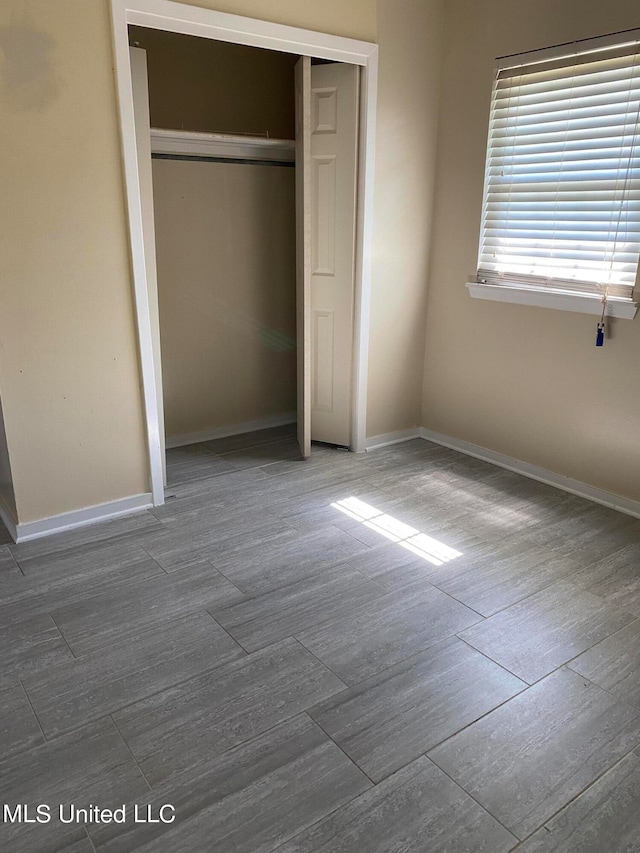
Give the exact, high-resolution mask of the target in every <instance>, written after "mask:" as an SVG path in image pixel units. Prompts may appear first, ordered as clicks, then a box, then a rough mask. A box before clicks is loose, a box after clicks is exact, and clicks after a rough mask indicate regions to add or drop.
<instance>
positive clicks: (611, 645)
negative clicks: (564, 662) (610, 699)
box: [569, 619, 640, 710]
mask: <svg viewBox="0 0 640 853" xmlns="http://www.w3.org/2000/svg"><path fill="white" fill-rule="evenodd" d="M569 667H570V668H571V669H572V670H574V671H575V672H578V673H579V674H580V675H584V676H585V678H588V679H589V681H593V683H594V684H597V685H598V686H599V687H603V688H604V689H605V690H608V691H609V692H610V693H613V694H614V696H617V697H618V698H619V699H624V701H625V702H629V704H630V705H634V706H635V707H636V708H638V709H639V710H640V619H636V621H635V622H632V623H631V624H630V625H626V626H625V627H624V628H622V630H620V631H617V632H616V633H615V634H612V635H611V636H610V637H607V639H606V640H603V641H602V642H601V643H598V644H597V645H596V646H593V648H591V649H589V650H588V651H586V652H584V654H581V655H580V657H578V658H576V659H575V660H573V661H571V663H570V664H569Z"/></svg>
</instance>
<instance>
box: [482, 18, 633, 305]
mask: <svg viewBox="0 0 640 853" xmlns="http://www.w3.org/2000/svg"><path fill="white" fill-rule="evenodd" d="M639 43H640V29H634V30H626V31H622V32H618V33H612V34H610V35H606V36H600V37H597V38H590V39H582V40H578V41H574V42H570V43H566V44H562V45H556V46H553V47H549V48H542V49H540V50H534V51H530V52H528V53H522V54H512V55H509V56H504V57H500V58H498V59H497V60H496V66H495V68H494V77H493V87H492V96H491V104H490V107H489V129H488V135H487V158H486V161H485V171H484V190H483V205H482V219H481V230H480V239H479V258H478V273H477V275H476V276H474V277H473V279H471V280H469V281H468V282H467V289H468V290H469V294H470V295H471V296H472V297H473V298H476V299H486V300H491V301H499V302H509V303H514V304H520V305H531V306H536V307H542V308H554V309H556V310H562V311H575V312H580V313H587V314H594V315H598V316H599V315H601V314H602V313H603V309H604V315H605V316H609V317H619V318H622V319H633V317H635V315H636V312H637V309H638V307H639V306H638V303H637V302H636V301H635V300H636V299H637V298H638V288H639V286H640V253H639V257H638V263H637V267H636V278H635V285H634V287H633V289H632V291H631V293H630V296H629V297H627V296H612V295H607V296H606V298H603V296H601V295H599V294H598V293H594V292H587V291H586V290H585V291H580V290H563V289H562V286H561V284H559V286H558V287H555V288H554V287H553V286H545V287H541V286H540V285H539V284H536V279H535V277H534V276H532V279H531V282H530V283H527V282H526V281H525V282H522V281H517V279H516V280H514V279H511V278H510V277H509V274H508V273H507V272H505V274H504V280H505V284H500V283H498V282H496V281H490V282H489V281H483V280H482V273H481V272H480V255H481V254H482V249H483V234H484V228H485V205H486V194H487V190H488V182H489V166H490V150H491V149H490V145H491V139H492V122H493V116H494V104H495V100H494V92H495V86H496V83H497V79H498V75H499V73H500V72H501V71H504V70H505V69H513V68H517V67H519V66H531V65H535V64H537V63H541V62H547V61H549V60H552V61H556V60H557V61H562V60H565V59H566V60H569V59H570V58H571V57H573V56H578V55H580V54H585V53H590V52H594V51H598V50H602V49H607V48H609V49H610V48H615V47H622V46H625V45H632V44H635V45H636V51H635V52H636V53H640V44H639ZM638 146H639V147H640V141H639V142H638ZM507 282H508V283H507Z"/></svg>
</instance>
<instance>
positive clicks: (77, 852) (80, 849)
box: [58, 836, 95, 853]
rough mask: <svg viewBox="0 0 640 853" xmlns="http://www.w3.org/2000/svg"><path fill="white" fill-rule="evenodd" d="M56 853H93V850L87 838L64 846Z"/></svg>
mask: <svg viewBox="0 0 640 853" xmlns="http://www.w3.org/2000/svg"><path fill="white" fill-rule="evenodd" d="M58 853H95V848H94V846H93V844H92V843H91V841H90V840H89V838H88V836H85V837H84V838H81V839H80V840H79V841H74V842H73V843H72V844H68V845H65V847H63V848H62V850H59V851H58Z"/></svg>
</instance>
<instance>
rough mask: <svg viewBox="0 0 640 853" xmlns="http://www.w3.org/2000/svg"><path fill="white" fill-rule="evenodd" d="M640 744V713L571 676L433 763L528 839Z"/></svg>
mask: <svg viewBox="0 0 640 853" xmlns="http://www.w3.org/2000/svg"><path fill="white" fill-rule="evenodd" d="M639 741H640V717H639V716H638V712H637V711H636V710H634V709H633V708H631V707H630V706H629V705H626V704H624V703H622V702H619V701H617V700H616V699H614V697H613V696H611V695H610V694H609V693H606V692H605V691H604V690H601V689H600V688H599V687H596V686H595V685H593V684H591V683H590V682H588V681H585V680H584V679H583V678H581V677H580V676H579V675H577V674H576V673H574V672H571V671H570V670H566V669H563V670H560V671H559V672H555V673H553V674H552V675H550V676H548V677H547V678H545V679H544V680H543V681H541V682H539V683H538V684H536V685H534V686H533V687H531V688H529V689H528V690H525V691H524V693H521V694H519V695H518V696H515V697H514V698H513V699H511V700H509V701H508V702H507V703H506V704H504V705H502V706H501V707H500V708H497V709H496V710H495V711H492V712H491V713H490V714H488V715H487V716H486V717H483V718H482V719H481V720H478V721H477V722H476V723H473V724H472V725H471V726H469V727H468V728H467V729H464V731H462V732H459V733H458V734H457V735H454V737H452V738H450V739H449V740H448V741H446V742H445V743H444V744H441V745H440V746H438V747H436V749H434V750H432V751H431V752H430V753H429V757H430V758H431V759H432V760H433V761H435V763H436V764H437V765H438V766H439V767H441V768H442V769H443V770H444V771H445V773H447V774H448V775H449V776H451V778H452V779H454V780H455V781H456V782H457V783H458V784H459V785H461V786H462V787H463V788H464V789H465V791H467V792H468V793H469V794H471V796H472V797H473V798H474V799H475V800H477V801H478V802H479V803H480V804H481V805H482V806H484V807H485V808H486V809H487V810H488V811H489V812H491V814H493V815H495V817H496V818H497V819H498V820H499V821H500V822H501V823H502V824H504V826H506V827H507V828H508V829H509V830H510V831H511V832H513V833H514V835H516V836H517V837H518V838H525V837H526V836H527V835H529V833H531V832H532V831H533V830H535V829H537V828H538V827H539V826H540V825H541V824H542V823H544V821H546V820H548V819H549V818H550V817H551V816H552V815H553V814H554V813H555V812H557V811H558V810H559V809H561V808H563V806H565V805H566V804H567V803H568V802H569V801H570V800H571V799H573V797H575V796H576V795H577V794H579V793H580V792H581V791H582V790H583V789H584V788H585V787H586V786H587V785H589V784H591V783H592V782H593V781H594V780H595V779H597V778H598V776H600V775H601V774H602V773H604V772H605V771H606V770H608V769H609V768H610V767H612V766H613V765H614V764H615V763H616V762H617V761H618V760H620V759H621V758H622V757H623V756H624V755H626V754H627V753H628V752H630V751H631V750H632V749H633V748H634V747H635V746H636V745H637V744H638V742H639Z"/></svg>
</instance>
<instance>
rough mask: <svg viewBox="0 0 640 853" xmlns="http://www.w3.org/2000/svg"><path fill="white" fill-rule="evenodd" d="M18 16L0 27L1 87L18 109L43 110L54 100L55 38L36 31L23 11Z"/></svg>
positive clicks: (56, 88) (56, 84) (56, 82)
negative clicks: (2, 56) (1, 55)
mask: <svg viewBox="0 0 640 853" xmlns="http://www.w3.org/2000/svg"><path fill="white" fill-rule="evenodd" d="M21 18H22V19H21V20H19V19H18V16H17V15H14V20H12V22H11V24H9V26H6V27H0V48H2V52H3V54H4V61H3V63H2V65H1V66H0V70H1V74H2V88H3V90H4V94H5V97H6V99H7V102H8V103H9V104H10V105H11V106H12V107H13V108H14V109H15V110H16V111H20V112H43V111H44V110H45V109H46V108H47V106H48V105H49V104H50V103H52V102H53V101H55V100H56V98H57V97H58V94H59V92H60V82H59V79H58V77H57V76H56V73H55V69H54V50H55V41H54V40H53V38H52V37H51V36H50V35H49V34H48V33H44V32H40V31H39V30H37V29H36V28H35V25H34V24H33V23H32V22H31V20H30V18H29V15H28V13H27V12H25V13H24V14H23V15H22V16H21Z"/></svg>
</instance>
